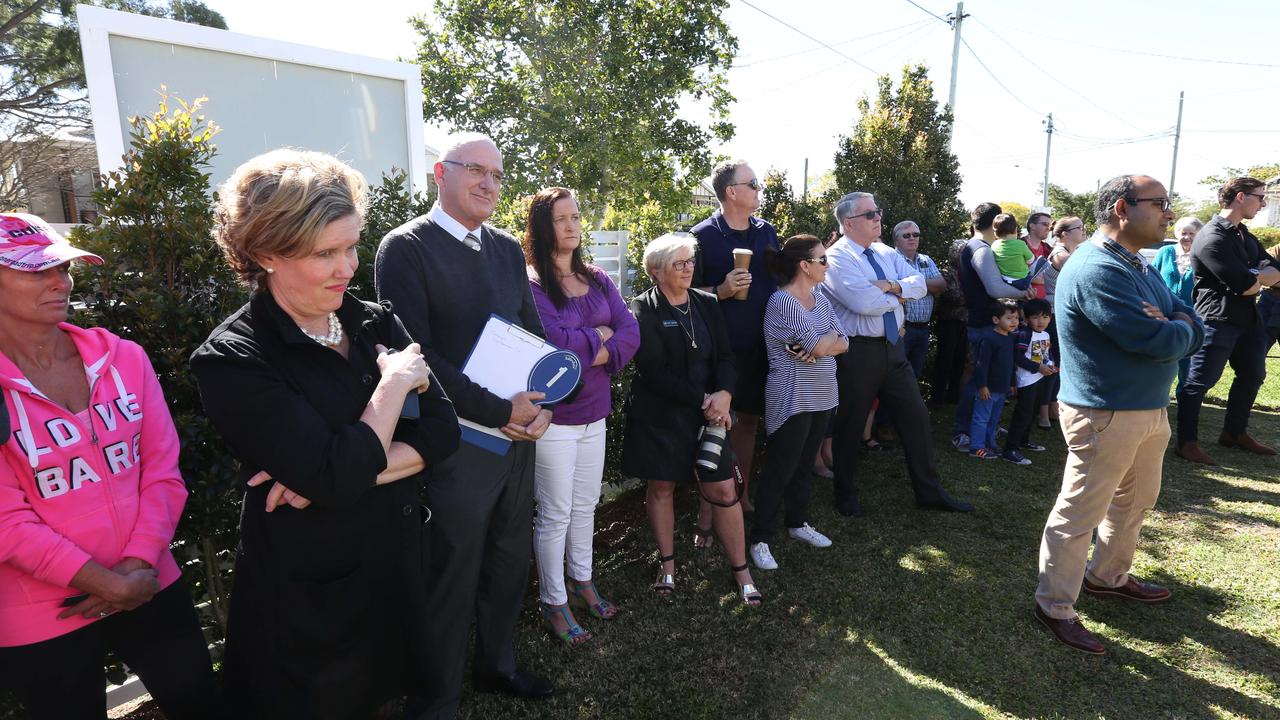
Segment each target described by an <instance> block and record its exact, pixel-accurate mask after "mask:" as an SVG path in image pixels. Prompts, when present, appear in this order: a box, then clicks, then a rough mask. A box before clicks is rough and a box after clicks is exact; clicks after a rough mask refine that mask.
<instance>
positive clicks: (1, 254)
mask: <svg viewBox="0 0 1280 720" xmlns="http://www.w3.org/2000/svg"><path fill="white" fill-rule="evenodd" d="M72 260H83V261H85V262H90V263H93V264H95V265H101V264H102V258H100V257H98V256H96V255H93V254H90V253H88V252H85V251H83V250H78V249H76V248H74V247H72V246H71V245H70V244H68V243H67V242H66V240H64V239H63V238H62V237H60V236H59V235H58V234H57V233H56V232H54V230H53V229H52V228H51V227H49V226H48V225H47V224H46V223H44V222H43V221H42V220H40V219H39V218H36V217H34V216H31V215H22V214H0V297H3V298H4V302H3V304H0V391H2V392H3V394H4V405H5V411H6V414H7V415H8V417H9V423H10V425H11V427H12V437H11V438H10V439H8V442H5V443H4V444H3V447H0V682H2V683H4V684H6V685H11V686H12V689H13V690H14V691H15V692H16V693H17V695H18V697H19V699H20V700H21V701H22V702H23V704H24V705H25V706H26V709H27V712H28V713H29V714H30V715H31V716H32V717H34V718H58V719H59V720H67V719H71V718H76V719H78V718H86V719H88V718H103V717H105V716H106V696H105V693H104V691H103V688H104V687H105V678H104V671H103V665H104V660H105V657H104V656H105V653H106V651H107V650H108V649H109V650H111V651H113V652H114V653H115V654H116V655H117V656H118V657H119V658H120V659H121V660H123V661H124V662H125V663H126V664H127V665H128V666H129V668H130V669H131V670H132V671H134V672H135V673H137V674H138V676H139V677H141V679H142V681H143V683H144V684H145V685H146V687H147V689H148V690H149V691H150V692H151V694H152V696H153V697H154V698H155V699H156V701H157V702H158V703H159V705H160V707H161V709H162V710H163V711H164V713H165V714H166V715H167V716H168V717H169V718H171V719H174V720H176V719H178V718H205V717H216V716H217V713H218V709H217V708H218V703H217V702H216V701H215V698H216V691H215V683H214V678H213V670H212V667H211V665H210V662H209V652H208V649H207V647H206V645H205V642H204V638H203V636H202V634H201V631H200V625H199V622H198V619H197V617H196V614H195V609H194V607H193V606H192V603H191V597H190V595H189V594H188V593H187V590H186V588H185V587H184V586H183V584H182V583H180V582H177V580H178V578H179V575H180V573H179V571H178V566H177V563H176V562H174V559H173V555H172V554H170V552H169V543H170V541H172V539H173V533H174V529H175V528H176V527H177V524H178V519H179V518H180V517H181V515H182V507H183V504H184V503H185V502H186V498H187V491H186V487H185V485H184V484H183V482H182V476H181V475H180V474H179V472H178V435H177V431H176V430H175V429H174V425H173V419H172V418H171V417H170V415H169V409H168V407H167V406H166V405H165V400H164V395H163V393H162V392H161V390H160V384H159V382H158V381H157V380H156V375H155V371H154V370H152V368H151V362H150V361H149V360H148V359H147V355H146V353H145V352H144V351H143V350H142V348H140V347H138V346H137V345H136V344H134V343H131V342H129V341H127V340H121V339H120V338H118V337H116V336H115V335H113V334H111V333H110V332H107V331H106V330H103V329H101V328H92V329H85V328H79V327H76V326H74V325H70V324H67V323H66V322H65V321H66V318H67V309H68V301H69V296H70V293H71V286H72V280H71V274H70V264H71V261H72Z"/></svg>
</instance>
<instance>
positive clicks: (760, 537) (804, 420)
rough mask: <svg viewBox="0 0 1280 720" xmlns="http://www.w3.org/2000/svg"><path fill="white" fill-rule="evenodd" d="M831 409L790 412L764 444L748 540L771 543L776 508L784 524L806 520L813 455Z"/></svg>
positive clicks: (796, 524)
mask: <svg viewBox="0 0 1280 720" xmlns="http://www.w3.org/2000/svg"><path fill="white" fill-rule="evenodd" d="M830 417H831V411H829V410H823V411H820V412H803V413H797V414H795V415H792V416H791V417H789V418H787V421H786V422H784V423H782V427H779V428H778V429H777V430H774V431H773V434H772V435H770V436H769V440H768V442H767V443H766V444H765V450H764V453H765V454H764V472H762V473H760V477H759V479H758V480H756V483H755V491H756V512H755V519H754V520H753V521H752V523H751V542H752V543H758V542H762V543H767V542H773V536H774V534H775V533H776V532H777V530H778V523H777V520H778V508H779V506H781V507H782V508H784V515H785V518H784V519H785V521H786V523H787V527H789V528H798V527H800V526H801V525H804V524H805V523H807V522H809V496H810V495H811V494H812V491H813V457H814V455H816V454H817V453H818V446H819V445H821V444H822V438H823V437H824V436H825V435H826V434H827V422H828V420H829V419H830Z"/></svg>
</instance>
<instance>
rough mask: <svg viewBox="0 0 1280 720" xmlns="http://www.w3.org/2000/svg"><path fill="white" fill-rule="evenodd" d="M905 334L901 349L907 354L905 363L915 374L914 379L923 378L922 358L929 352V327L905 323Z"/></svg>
mask: <svg viewBox="0 0 1280 720" xmlns="http://www.w3.org/2000/svg"><path fill="white" fill-rule="evenodd" d="M905 329H906V331H907V334H906V335H904V336H903V337H902V346H903V347H902V350H903V352H905V353H906V355H907V364H908V365H910V366H911V371H912V372H914V373H915V374H916V380H923V379H924V359H925V357H926V356H927V355H928V354H929V327H928V326H927V325H926V326H924V327H915V326H912V325H907V327H906V328H905Z"/></svg>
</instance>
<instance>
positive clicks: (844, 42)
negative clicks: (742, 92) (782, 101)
mask: <svg viewBox="0 0 1280 720" xmlns="http://www.w3.org/2000/svg"><path fill="white" fill-rule="evenodd" d="M928 24H929V21H928V20H918V21H916V22H913V23H906V24H905V25H898V26H896V27H891V28H888V29H886V30H877V31H876V32H873V33H867V34H866V35H859V36H858V37H855V38H849V39H848V40H841V41H840V42H838V43H834V44H835V45H848V44H849V43H852V42H857V41H859V40H866V39H867V38H870V37H875V36H876V35H884V34H885V33H891V32H893V31H894V30H901V29H902V28H906V27H913V28H918V27H922V26H924V25H928ZM821 49H822V48H821V47H815V48H805V49H804V50H797V51H796V52H793V53H787V54H786V55H776V56H774V57H768V58H764V59H762V60H754V61H752V62H748V63H742V64H741V65H734V66H733V69H734V70H738V69H740V68H749V67H751V66H753V65H760V64H762V63H767V62H773V61H774V60H785V59H787V58H791V57H795V56H797V55H806V54H808V53H811V52H816V51H818V50H821ZM872 49H873V50H874V49H875V48H872ZM866 52H871V51H870V50H868V51H866Z"/></svg>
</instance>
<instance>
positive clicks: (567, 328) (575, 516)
mask: <svg viewBox="0 0 1280 720" xmlns="http://www.w3.org/2000/svg"><path fill="white" fill-rule="evenodd" d="M524 257H525V263H526V265H527V266H528V271H529V286H530V287H531V288H532V290H533V300H534V303H535V304H536V305H537V306H538V314H539V315H540V316H541V318H542V327H543V329H544V330H546V333H547V339H548V340H550V341H551V343H552V344H554V345H556V346H557V347H561V348H564V349H566V350H570V351H572V352H573V353H574V354H576V355H577V356H578V357H579V359H581V360H582V366H583V368H584V370H583V372H582V390H581V391H580V392H579V393H578V395H577V397H575V398H574V399H573V400H572V401H571V402H566V403H561V404H559V405H557V406H556V408H555V415H554V417H553V419H552V421H551V427H549V428H547V431H546V433H544V434H543V436H542V438H541V439H539V440H538V452H537V460H536V464H535V466H534V476H533V477H534V492H535V493H536V497H537V501H538V510H537V516H536V517H535V519H534V529H533V539H534V548H535V554H536V556H537V559H538V581H539V582H538V585H539V588H540V592H539V596H540V597H539V599H540V600H541V604H542V617H543V618H544V619H546V621H547V623H548V624H550V626H551V630H552V632H553V633H554V634H555V635H556V637H558V638H559V639H560V640H562V641H563V642H564V643H565V644H567V645H570V646H573V645H579V644H581V643H584V642H586V641H587V640H590V639H591V634H590V633H588V632H587V631H586V630H583V629H582V626H580V625H578V623H577V622H576V621H575V620H574V617H573V614H572V613H571V612H570V610H569V605H568V601H569V597H570V595H572V597H573V599H574V600H575V601H576V603H577V604H580V605H582V606H585V607H586V609H587V611H588V612H590V613H591V614H592V615H593V616H595V617H597V618H600V619H602V620H608V619H610V618H612V617H613V616H614V615H616V614H617V612H618V608H617V606H615V605H614V604H613V603H611V602H609V601H608V600H605V599H604V598H603V597H601V596H600V593H599V592H598V591H597V590H596V586H595V583H594V582H592V580H591V541H592V536H593V535H594V534H595V512H596V503H597V502H598V501H599V500H600V479H601V476H602V475H603V474H604V449H605V448H604V441H605V418H606V417H608V416H609V411H610V409H611V403H610V398H609V385H610V383H609V378H610V376H612V375H617V374H618V373H619V372H621V371H622V368H623V367H624V366H625V365H626V364H627V363H628V362H630V360H631V356H632V355H635V352H636V348H637V347H639V345H640V329H639V327H638V326H637V325H636V320H635V317H633V316H632V315H631V312H630V310H628V308H627V304H626V303H625V302H623V300H622V296H621V295H620V294H619V293H618V289H617V288H616V287H614V284H613V282H612V281H611V280H610V279H609V276H608V275H605V273H604V271H603V270H601V269H600V268H598V267H595V266H593V265H587V264H586V263H585V262H583V260H582V217H581V215H579V213H578V203H577V201H576V200H575V199H574V197H573V193H572V192H570V191H569V190H566V189H565V188H559V187H553V188H546V189H544V190H540V191H539V192H538V194H536V195H534V196H533V204H532V205H531V206H530V207H529V221H528V226H527V228H526V230H525V236H524ZM566 559H567V561H568V566H569V587H568V589H567V590H566V588H565V574H564V567H565V562H566Z"/></svg>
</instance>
